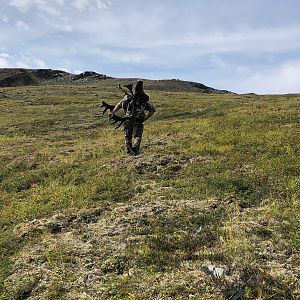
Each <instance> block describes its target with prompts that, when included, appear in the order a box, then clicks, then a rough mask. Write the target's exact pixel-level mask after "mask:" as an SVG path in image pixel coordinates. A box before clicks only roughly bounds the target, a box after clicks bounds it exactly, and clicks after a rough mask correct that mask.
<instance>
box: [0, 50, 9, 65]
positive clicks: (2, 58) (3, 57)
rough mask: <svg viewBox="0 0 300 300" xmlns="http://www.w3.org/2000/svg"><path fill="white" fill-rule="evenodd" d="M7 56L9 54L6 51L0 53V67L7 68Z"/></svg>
mask: <svg viewBox="0 0 300 300" xmlns="http://www.w3.org/2000/svg"><path fill="white" fill-rule="evenodd" d="M9 57H10V55H9V54H7V53H0V68H9V65H10V63H9V60H8V59H9Z"/></svg>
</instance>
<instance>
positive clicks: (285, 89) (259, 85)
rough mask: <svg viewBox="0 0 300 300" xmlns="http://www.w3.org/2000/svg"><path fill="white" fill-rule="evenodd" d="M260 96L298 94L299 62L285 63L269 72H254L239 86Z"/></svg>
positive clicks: (299, 85) (299, 91)
mask: <svg viewBox="0 0 300 300" xmlns="http://www.w3.org/2000/svg"><path fill="white" fill-rule="evenodd" d="M239 89H241V90H248V91H249V89H252V91H253V92H257V93H261V94H269V93H272V94H273V93H274V94H280V93H300V60H296V61H288V62H285V63H283V64H281V65H279V66H277V67H275V68H273V69H271V70H265V71H261V72H255V73H254V74H252V75H250V76H249V77H247V78H244V79H243V81H242V82H241V83H240V84H239Z"/></svg>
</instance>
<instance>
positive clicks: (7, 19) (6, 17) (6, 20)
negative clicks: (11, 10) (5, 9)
mask: <svg viewBox="0 0 300 300" xmlns="http://www.w3.org/2000/svg"><path fill="white" fill-rule="evenodd" d="M2 21H3V22H4V23H8V22H9V17H8V16H7V15H3V16H2Z"/></svg>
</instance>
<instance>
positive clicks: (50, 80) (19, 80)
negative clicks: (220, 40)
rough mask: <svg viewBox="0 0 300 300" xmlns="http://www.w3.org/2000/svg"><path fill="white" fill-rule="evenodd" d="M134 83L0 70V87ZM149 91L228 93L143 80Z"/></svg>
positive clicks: (91, 75) (196, 85)
mask: <svg viewBox="0 0 300 300" xmlns="http://www.w3.org/2000/svg"><path fill="white" fill-rule="evenodd" d="M110 79H111V80H118V81H125V82H128V81H136V80H137V78H128V79H126V78H113V77H110V76H107V75H104V74H99V73H96V72H92V71H86V72H83V73H80V74H72V73H68V72H65V71H61V70H51V69H0V87H17V86H31V85H49V84H92V83H97V82H98V81H101V80H110ZM145 81H146V82H147V83H148V88H149V89H151V90H160V91H173V92H199V93H210V94H212V93H213V94H225V93H229V92H228V91H226V90H218V89H214V88H212V87H208V86H206V85H204V84H202V83H197V82H192V81H183V80H179V79H172V80H145Z"/></svg>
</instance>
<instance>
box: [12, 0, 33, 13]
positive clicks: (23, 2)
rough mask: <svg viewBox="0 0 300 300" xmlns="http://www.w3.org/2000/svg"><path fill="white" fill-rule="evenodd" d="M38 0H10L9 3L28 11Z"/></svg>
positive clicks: (22, 10)
mask: <svg viewBox="0 0 300 300" xmlns="http://www.w3.org/2000/svg"><path fill="white" fill-rule="evenodd" d="M37 2H38V1H36V0H10V1H9V2H8V3H9V5H11V6H14V7H16V8H17V9H19V10H20V11H21V12H26V11H27V10H28V9H29V8H30V7H31V6H32V5H34V4H37Z"/></svg>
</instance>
